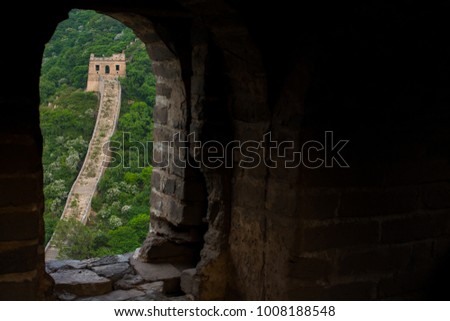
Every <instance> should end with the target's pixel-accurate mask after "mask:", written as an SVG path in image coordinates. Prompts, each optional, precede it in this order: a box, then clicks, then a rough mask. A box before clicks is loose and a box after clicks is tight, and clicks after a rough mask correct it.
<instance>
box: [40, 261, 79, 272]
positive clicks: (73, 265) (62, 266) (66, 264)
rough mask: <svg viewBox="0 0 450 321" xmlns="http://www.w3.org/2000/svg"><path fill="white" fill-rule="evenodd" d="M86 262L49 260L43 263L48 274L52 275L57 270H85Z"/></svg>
mask: <svg viewBox="0 0 450 321" xmlns="http://www.w3.org/2000/svg"><path fill="white" fill-rule="evenodd" d="M86 266H87V262H85V261H79V260H50V261H46V262H45V268H46V270H47V272H48V273H53V272H55V271H57V270H74V269H85V268H86Z"/></svg>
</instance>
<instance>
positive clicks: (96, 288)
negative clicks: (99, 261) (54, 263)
mask: <svg viewBox="0 0 450 321" xmlns="http://www.w3.org/2000/svg"><path fill="white" fill-rule="evenodd" d="M50 276H51V277H52V278H53V279H54V280H55V291H60V292H62V291H66V292H69V293H73V294H76V295H78V296H95V295H102V294H105V293H108V292H111V291H112V283H111V280H109V279H107V278H104V277H101V276H98V275H97V274H96V273H95V272H92V271H90V270H80V269H78V270H62V271H58V272H55V273H52V274H50Z"/></svg>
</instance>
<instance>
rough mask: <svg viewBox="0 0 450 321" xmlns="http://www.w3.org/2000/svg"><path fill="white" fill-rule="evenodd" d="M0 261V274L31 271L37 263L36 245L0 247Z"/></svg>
mask: <svg viewBox="0 0 450 321" xmlns="http://www.w3.org/2000/svg"><path fill="white" fill-rule="evenodd" d="M0 262H2V264H0V274H6V273H21V272H28V271H32V270H34V269H36V265H37V246H36V245H33V246H26V247H19V248H16V249H5V250H2V249H1V248H0Z"/></svg>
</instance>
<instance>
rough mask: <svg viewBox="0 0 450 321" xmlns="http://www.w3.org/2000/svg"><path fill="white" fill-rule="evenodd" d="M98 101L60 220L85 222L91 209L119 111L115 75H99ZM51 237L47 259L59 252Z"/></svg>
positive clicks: (46, 253)
mask: <svg viewBox="0 0 450 321" xmlns="http://www.w3.org/2000/svg"><path fill="white" fill-rule="evenodd" d="M98 79H99V81H98V84H99V86H98V87H99V88H98V92H99V94H100V102H99V109H98V115H97V120H96V123H95V128H94V131H93V133H92V138H91V141H90V143H89V148H88V151H87V154H86V157H85V159H84V163H83V166H82V168H81V170H80V172H79V173H78V176H77V178H76V180H75V182H74V184H73V185H72V188H71V190H70V192H69V194H68V196H67V201H66V205H65V207H64V211H63V213H62V215H61V220H66V219H69V218H72V217H73V218H75V219H76V220H78V221H80V222H81V223H83V224H86V223H87V221H88V219H89V214H90V212H91V201H92V197H93V196H94V194H95V191H96V189H97V184H98V182H99V181H100V179H101V177H102V175H103V173H104V171H105V169H106V167H105V166H104V164H105V163H107V162H108V161H109V156H108V155H106V154H105V153H104V152H103V147H104V146H105V145H107V144H108V142H109V140H110V138H111V136H112V135H113V134H114V131H115V128H116V125H117V120H118V117H119V114H120V102H121V86H120V82H119V80H118V77H117V76H116V75H103V76H99V77H98ZM54 243H55V242H54V240H53V237H52V239H51V240H50V241H49V242H48V244H47V246H46V248H45V259H46V260H47V261H49V260H54V259H57V258H58V254H59V251H58V249H57V248H56V246H55V244H54Z"/></svg>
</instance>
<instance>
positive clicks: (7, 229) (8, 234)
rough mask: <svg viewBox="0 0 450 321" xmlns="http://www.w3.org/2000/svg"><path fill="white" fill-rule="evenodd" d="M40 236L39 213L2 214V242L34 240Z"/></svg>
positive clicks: (0, 225) (0, 238)
mask: <svg viewBox="0 0 450 321" xmlns="http://www.w3.org/2000/svg"><path fill="white" fill-rule="evenodd" d="M38 234H39V217H38V213H37V212H31V211H30V212H3V213H2V212H0V241H24V240H32V239H36V238H37V237H38Z"/></svg>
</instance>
